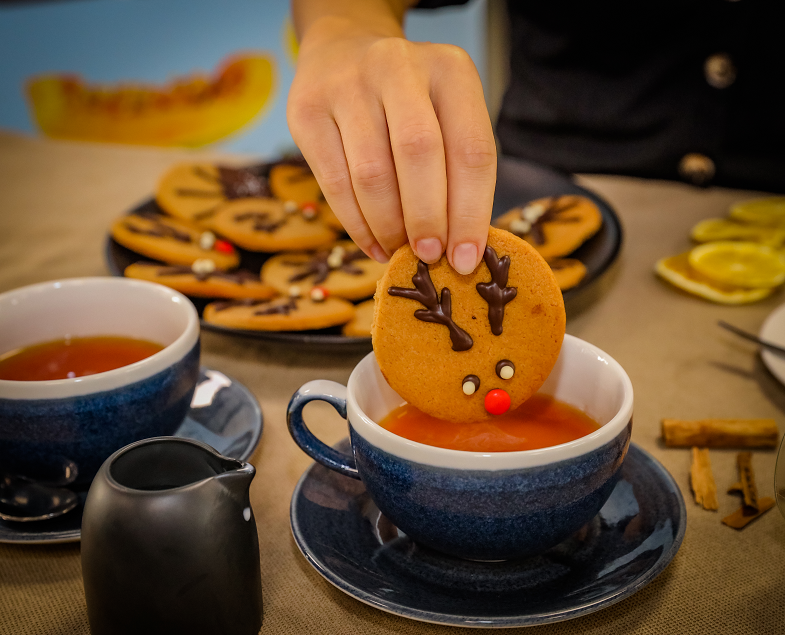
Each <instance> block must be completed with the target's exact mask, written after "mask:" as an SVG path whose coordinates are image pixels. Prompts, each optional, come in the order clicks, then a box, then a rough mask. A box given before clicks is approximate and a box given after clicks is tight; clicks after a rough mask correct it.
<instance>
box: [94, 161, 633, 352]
mask: <svg viewBox="0 0 785 635" xmlns="http://www.w3.org/2000/svg"><path fill="white" fill-rule="evenodd" d="M562 194H577V195H580V196H586V197H588V198H590V199H591V200H593V201H594V202H595V203H596V204H597V207H598V208H599V209H600V213H601V214H602V226H601V227H600V229H599V231H598V232H597V233H596V234H594V236H592V237H591V238H589V240H587V241H586V242H585V243H583V244H582V245H581V246H580V247H578V249H576V250H575V251H574V252H573V253H571V254H569V257H570V258H576V259H578V260H580V261H581V262H582V263H583V264H584V265H585V266H586V276H585V277H584V278H583V280H581V282H580V283H579V284H578V285H576V286H574V287H573V288H572V289H567V290H566V291H565V292H564V301H565V302H570V301H571V300H573V299H574V298H576V297H578V296H579V295H581V294H582V293H583V291H584V290H585V289H586V288H587V287H589V286H591V284H592V283H593V282H594V281H595V280H597V279H598V278H599V277H600V276H601V275H602V274H603V273H605V271H606V270H607V269H608V268H609V267H610V265H611V264H612V263H613V261H614V260H616V257H617V256H618V255H619V250H620V249H621V244H622V228H621V223H620V222H619V218H618V216H616V212H614V211H613V208H612V207H611V206H610V205H609V204H608V202H607V201H605V200H604V199H603V198H602V197H600V196H598V195H597V194H595V193H594V192H590V191H589V190H587V189H586V188H583V187H581V186H580V185H578V184H577V183H575V181H574V180H573V179H572V176H570V175H569V174H565V173H563V172H559V171H557V170H554V169H552V168H548V167H546V166H543V165H539V164H537V163H531V162H530V161H524V160H522V159H514V158H511V157H499V167H498V171H497V174H496V194H495V198H494V201H493V217H494V218H495V217H497V216H500V215H502V214H504V213H505V212H507V211H508V210H510V209H512V208H513V207H517V206H519V205H524V204H525V203H527V202H529V201H531V200H533V199H536V198H542V197H545V196H560V195H562ZM136 211H146V212H157V213H163V212H162V210H161V209H160V208H159V207H158V205H157V204H156V202H155V199H148V200H147V201H144V202H143V203H141V204H140V205H138V206H137V207H135V208H134V209H132V210H130V213H133V212H136ZM238 252H239V254H240V264H241V266H242V267H243V268H244V269H248V270H249V271H253V272H254V273H256V272H258V271H259V270H260V269H261V267H262V264H263V263H264V261H265V260H266V259H267V258H268V257H269V256H270V255H271V254H262V253H253V252H250V251H245V250H243V249H238ZM104 254H105V257H106V264H107V266H108V268H109V271H110V272H111V273H112V275H115V276H122V275H123V271H125V268H126V267H127V266H128V265H130V264H132V263H134V262H137V261H138V260H148V261H149V258H145V257H143V256H141V255H139V254H138V253H136V252H133V251H131V250H130V249H126V248H125V247H123V246H121V245H120V244H119V243H117V242H115V241H114V240H113V239H112V237H111V236H107V238H106V244H105V246H104ZM191 300H192V301H193V303H194V305H195V306H196V309H197V311H199V315H201V314H202V311H203V310H204V307H205V306H206V305H207V303H208V302H209V301H210V300H207V299H204V298H191ZM202 328H205V329H208V330H211V331H217V332H220V333H226V334H229V335H242V336H245V337H254V338H257V339H263V340H268V341H273V342H281V343H284V344H291V345H306V346H309V347H313V346H318V347H320V348H326V349H331V350H338V351H354V350H370V346H371V338H370V337H347V336H345V335H342V334H341V327H332V328H328V329H321V330H318V331H254V330H249V329H236V328H227V327H222V326H217V325H215V324H210V323H209V322H204V321H202Z"/></svg>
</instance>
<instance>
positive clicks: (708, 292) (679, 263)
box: [654, 252, 771, 304]
mask: <svg viewBox="0 0 785 635" xmlns="http://www.w3.org/2000/svg"><path fill="white" fill-rule="evenodd" d="M654 270H655V271H656V272H657V274H658V275H659V276H661V277H662V278H664V279H665V280H667V281H668V282H670V283H671V284H672V285H674V286H676V287H679V289H682V290H684V291H687V292H689V293H692V294H693V295H697V296H700V297H701V298H705V299H706V300H711V301H712V302H719V303H720V304H747V303H749V302H757V301H758V300H762V299H763V298H765V297H767V296H768V295H770V294H771V289H741V288H739V287H733V286H731V285H727V284H720V283H717V282H714V281H713V280H711V279H709V278H707V277H706V276H704V275H703V274H700V273H698V272H697V271H695V270H694V269H693V268H692V267H690V263H689V252H685V253H683V254H679V255H678V256H669V257H667V258H663V259H662V260H660V261H658V262H657V264H656V265H655V266H654Z"/></svg>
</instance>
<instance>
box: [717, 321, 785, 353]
mask: <svg viewBox="0 0 785 635" xmlns="http://www.w3.org/2000/svg"><path fill="white" fill-rule="evenodd" d="M717 324H719V325H720V326H721V327H722V328H724V329H725V330H727V331H730V332H731V333H735V334H736V335H738V336H739V337H743V338H744V339H747V340H750V341H751V342H755V343H756V344H758V345H760V346H762V347H763V348H765V349H767V350H770V351H772V352H773V353H777V354H778V355H785V347H782V346H777V345H776V344H772V343H771V342H767V341H766V340H762V339H760V338H759V337H758V336H757V335H753V334H752V333H747V331H742V330H741V329H740V328H738V327H736V326H733V325H732V324H728V323H727V322H723V321H722V320H720V321H719V322H717Z"/></svg>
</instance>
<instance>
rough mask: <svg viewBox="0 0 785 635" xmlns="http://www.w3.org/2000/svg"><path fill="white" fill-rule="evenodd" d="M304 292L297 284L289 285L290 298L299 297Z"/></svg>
mask: <svg viewBox="0 0 785 635" xmlns="http://www.w3.org/2000/svg"><path fill="white" fill-rule="evenodd" d="M302 294H303V290H302V289H301V288H300V287H298V286H297V285H296V284H293V285H292V286H291V287H289V297H290V298H299V297H300V296H301V295H302Z"/></svg>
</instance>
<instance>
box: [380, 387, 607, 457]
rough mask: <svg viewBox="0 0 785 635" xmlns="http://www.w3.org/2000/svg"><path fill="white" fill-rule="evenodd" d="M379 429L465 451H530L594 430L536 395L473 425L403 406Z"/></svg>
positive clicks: (584, 418) (579, 415)
mask: <svg viewBox="0 0 785 635" xmlns="http://www.w3.org/2000/svg"><path fill="white" fill-rule="evenodd" d="M379 425H380V426H382V427H383V428H385V429H387V430H389V431H390V432H392V433H394V434H397V435H399V436H402V437H404V438H406V439H410V440H411V441H417V442H418V443H424V444H425V445H433V446H436V447H439V448H447V449H450V450H463V451H466V452H517V451H519V450H536V449H538V448H546V447H550V446H553V445H560V444H562V443H567V442H569V441H574V440H575V439H580V438H581V437H583V436H586V435H587V434H590V433H592V432H594V431H595V430H597V429H598V428H599V427H600V426H599V425H598V424H597V422H596V421H594V419H592V418H591V417H589V416H588V415H586V414H585V413H583V412H581V411H580V410H578V409H577V408H573V407H572V406H569V405H567V404H566V403H564V402H561V401H558V400H556V399H554V398H553V397H549V396H547V395H540V394H535V395H533V396H532V397H530V398H529V399H528V400H527V401H525V402H524V403H523V404H522V405H521V406H520V407H519V408H518V409H517V410H513V411H512V412H508V413H506V414H503V415H500V416H498V417H494V418H493V419H490V420H488V421H481V422H478V423H451V422H449V421H444V420H442V419H437V418H436V417H432V416H431V415H427V414H425V413H424V412H421V411H420V410H418V409H417V408H415V407H414V406H411V405H409V404H404V405H403V406H400V407H398V408H396V409H395V410H393V411H392V412H391V413H390V414H388V415H387V416H386V417H385V418H384V419H383V420H382V421H380V422H379Z"/></svg>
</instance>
